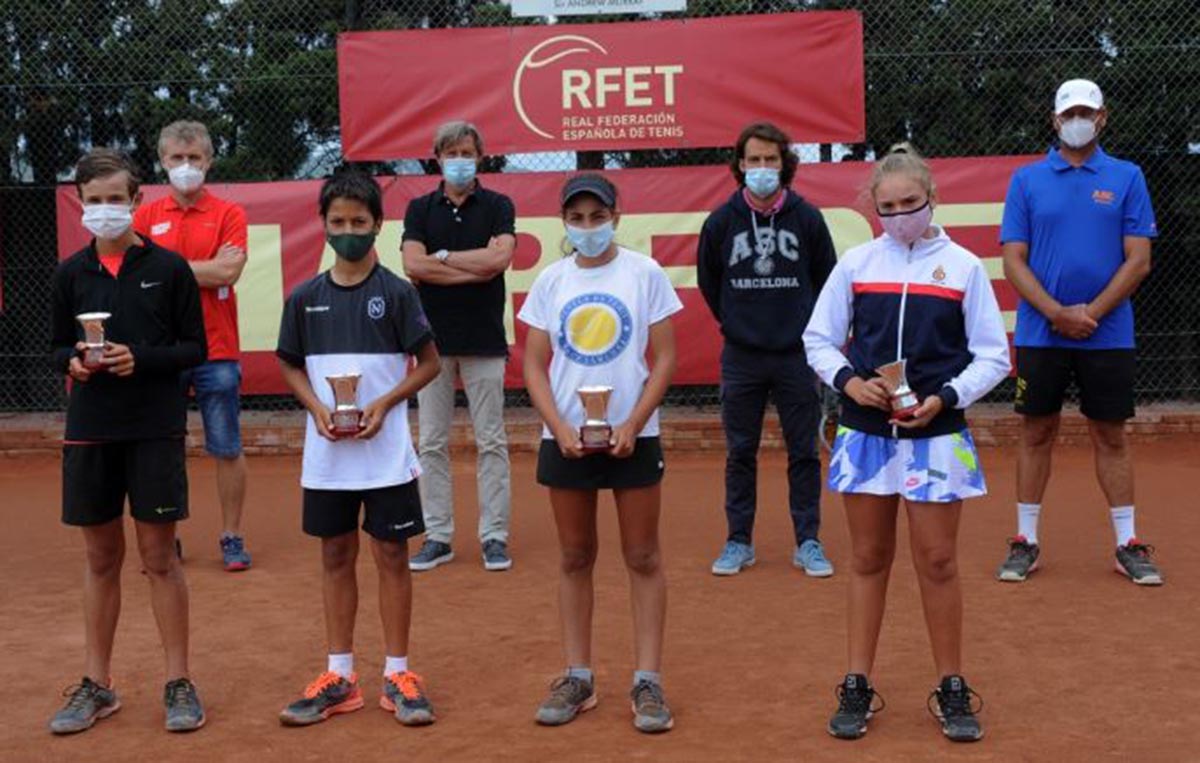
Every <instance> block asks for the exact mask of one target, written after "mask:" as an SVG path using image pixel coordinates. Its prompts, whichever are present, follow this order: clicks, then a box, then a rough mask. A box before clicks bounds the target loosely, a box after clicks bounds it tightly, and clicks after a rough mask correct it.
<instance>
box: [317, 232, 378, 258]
mask: <svg viewBox="0 0 1200 763" xmlns="http://www.w3.org/2000/svg"><path fill="white" fill-rule="evenodd" d="M325 240H326V241H328V242H329V245H330V246H331V247H333V251H335V252H337V256H338V257H341V258H342V259H343V260H345V261H346V262H358V261H360V260H362V258H363V257H366V256H367V254H368V253H369V252H370V251H371V247H373V246H375V234H374V233H332V234H327V235H326V236H325Z"/></svg>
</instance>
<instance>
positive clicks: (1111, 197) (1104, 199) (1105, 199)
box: [1092, 189, 1117, 206]
mask: <svg viewBox="0 0 1200 763" xmlns="http://www.w3.org/2000/svg"><path fill="white" fill-rule="evenodd" d="M1116 198H1117V195H1116V194H1115V193H1113V192H1112V191H1101V190H1099V189H1097V190H1095V191H1092V201H1094V202H1096V203H1097V204H1104V205H1105V206H1107V205H1109V204H1112V203H1113V201H1115V200H1116Z"/></svg>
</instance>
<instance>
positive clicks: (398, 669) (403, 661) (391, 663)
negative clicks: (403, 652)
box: [383, 657, 408, 678]
mask: <svg viewBox="0 0 1200 763" xmlns="http://www.w3.org/2000/svg"><path fill="white" fill-rule="evenodd" d="M407 672H408V657H384V658H383V675H384V677H385V678H386V677H387V676H390V675H391V674H392V673H407Z"/></svg>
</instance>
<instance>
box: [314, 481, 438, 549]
mask: <svg viewBox="0 0 1200 763" xmlns="http://www.w3.org/2000/svg"><path fill="white" fill-rule="evenodd" d="M364 506H365V507H366V511H365V512H363V521H362V529H363V530H365V531H366V533H367V534H368V535H370V536H371V537H372V538H376V539H378V540H386V541H396V542H399V541H403V540H407V539H408V538H411V537H413V536H414V535H420V534H421V533H423V532H425V519H424V517H422V516H421V494H420V493H419V492H417V481H416V480H413V481H411V482H405V483H404V484H403V485H389V486H388V487H377V488H372V489H370V490H313V489H311V488H304V532H305V533H307V534H308V535H315V536H316V537H318V538H335V537H337V536H339V535H345V534H346V533H348V532H354V531H355V530H357V529H358V510H359V508H361V507H364Z"/></svg>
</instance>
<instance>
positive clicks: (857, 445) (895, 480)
mask: <svg viewBox="0 0 1200 763" xmlns="http://www.w3.org/2000/svg"><path fill="white" fill-rule="evenodd" d="M829 489H830V490H833V491H835V492H838V493H869V494H871V495H902V496H904V498H905V500H909V501H920V502H926V503H951V502H953V501H960V500H962V499H964V498H977V497H979V496H981V495H987V484H986V483H985V482H984V480H983V469H982V467H980V465H979V454H978V453H977V452H976V451H975V441H974V440H973V439H972V438H971V433H970V431H969V430H966V429H964V430H962V431H961V432H955V433H954V434H947V435H939V436H937V437H928V438H921V439H892V438H891V437H880V436H879V435H872V434H867V433H866V432H860V431H858V430H856V429H850V428H849V427H838V431H837V438H836V439H835V440H834V441H833V456H832V457H831V458H830V460H829Z"/></svg>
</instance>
